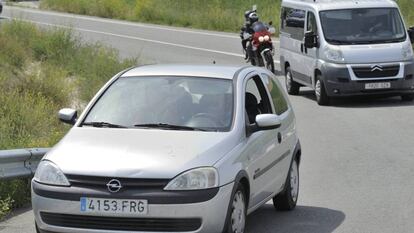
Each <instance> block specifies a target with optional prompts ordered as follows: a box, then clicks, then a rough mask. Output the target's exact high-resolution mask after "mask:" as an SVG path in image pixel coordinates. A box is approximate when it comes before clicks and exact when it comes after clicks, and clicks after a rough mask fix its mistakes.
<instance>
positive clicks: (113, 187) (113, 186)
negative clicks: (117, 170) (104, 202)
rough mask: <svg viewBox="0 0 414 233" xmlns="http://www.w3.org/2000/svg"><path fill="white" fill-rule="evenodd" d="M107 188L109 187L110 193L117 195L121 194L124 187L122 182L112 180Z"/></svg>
mask: <svg viewBox="0 0 414 233" xmlns="http://www.w3.org/2000/svg"><path fill="white" fill-rule="evenodd" d="M106 186H107V187H108V190H109V192H111V193H116V192H119V190H121V188H122V185H121V182H120V181H119V180H117V179H112V180H110V181H109V182H108V183H107V184H106Z"/></svg>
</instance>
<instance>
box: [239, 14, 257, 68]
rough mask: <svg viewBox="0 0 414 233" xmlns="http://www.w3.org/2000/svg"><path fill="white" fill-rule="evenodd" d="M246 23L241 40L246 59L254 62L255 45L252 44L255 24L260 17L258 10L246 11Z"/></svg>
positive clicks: (242, 29)
mask: <svg viewBox="0 0 414 233" xmlns="http://www.w3.org/2000/svg"><path fill="white" fill-rule="evenodd" d="M244 17H245V23H244V25H243V27H242V28H241V31H240V38H241V39H242V47H243V49H244V51H245V54H246V57H245V58H244V59H245V60H247V62H249V61H250V60H252V61H254V59H253V58H254V52H253V45H252V43H251V39H252V36H253V34H254V30H253V24H254V23H256V22H257V21H259V16H258V15H257V11H256V10H250V11H246V12H245V14H244Z"/></svg>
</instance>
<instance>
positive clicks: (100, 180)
mask: <svg viewBox="0 0 414 233" xmlns="http://www.w3.org/2000/svg"><path fill="white" fill-rule="evenodd" d="M66 177H67V178H68V180H69V182H70V183H71V185H72V186H74V187H88V188H105V189H106V184H108V182H109V181H110V180H112V179H117V180H119V181H120V182H121V184H122V187H124V188H129V189H141V190H142V189H160V190H162V189H163V188H164V187H165V186H166V185H167V184H168V182H169V181H170V180H169V179H135V178H117V177H100V176H80V175H67V176H66Z"/></svg>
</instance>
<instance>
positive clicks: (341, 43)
mask: <svg viewBox="0 0 414 233" xmlns="http://www.w3.org/2000/svg"><path fill="white" fill-rule="evenodd" d="M328 42H331V43H334V44H337V45H344V44H348V43H349V42H347V41H343V40H335V39H328Z"/></svg>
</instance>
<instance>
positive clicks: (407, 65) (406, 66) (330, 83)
mask: <svg viewBox="0 0 414 233" xmlns="http://www.w3.org/2000/svg"><path fill="white" fill-rule="evenodd" d="M400 65H401V72H400V73H399V74H398V75H397V76H395V77H389V78H387V77H385V78H357V77H356V76H355V74H354V73H353V70H352V68H351V67H352V66H353V65H345V64H332V63H324V64H323V66H322V73H323V78H324V83H325V88H326V92H327V94H328V96H331V97H340V96H360V95H404V94H414V61H410V62H401V63H400ZM381 82H389V83H390V84H391V87H390V88H387V89H374V90H367V89H366V88H365V85H366V84H367V83H381Z"/></svg>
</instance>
